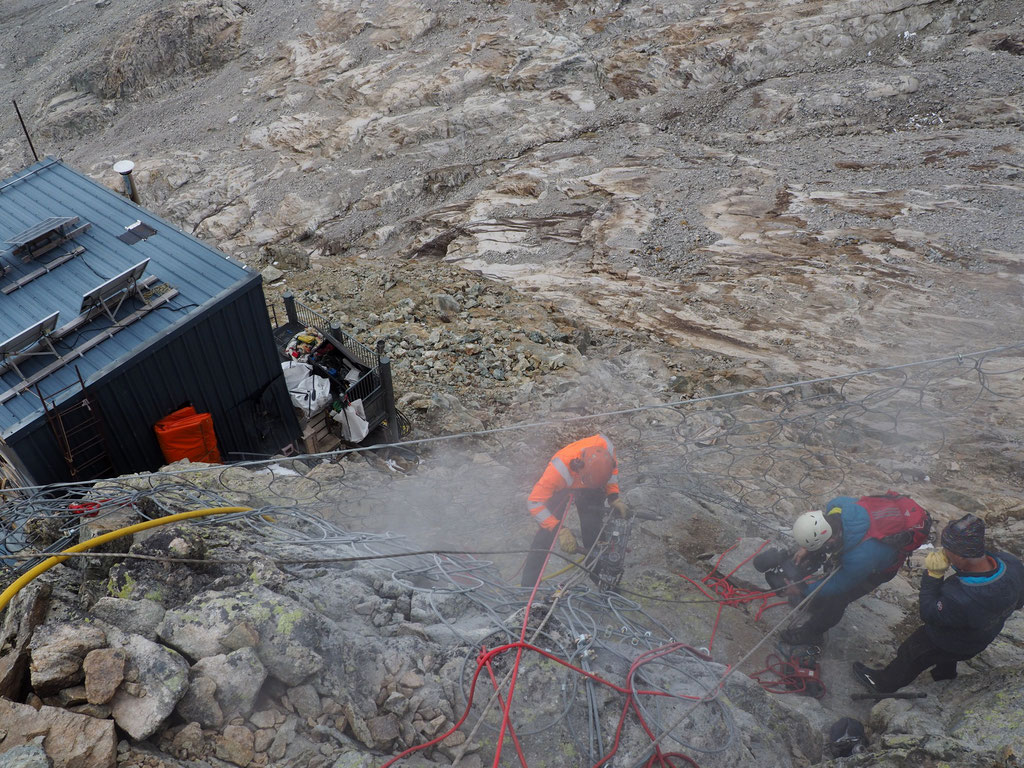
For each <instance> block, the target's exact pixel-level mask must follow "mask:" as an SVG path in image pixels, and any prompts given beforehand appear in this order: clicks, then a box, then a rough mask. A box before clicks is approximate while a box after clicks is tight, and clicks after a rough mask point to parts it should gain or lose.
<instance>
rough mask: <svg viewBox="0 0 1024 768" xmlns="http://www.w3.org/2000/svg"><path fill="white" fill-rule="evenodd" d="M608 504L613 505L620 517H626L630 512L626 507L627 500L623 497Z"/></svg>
mask: <svg viewBox="0 0 1024 768" xmlns="http://www.w3.org/2000/svg"><path fill="white" fill-rule="evenodd" d="M608 506H609V507H611V508H612V509H613V510H614V511H615V514H617V515H618V516H619V517H625V516H626V514H627V513H628V510H627V509H626V502H624V501H623V500H622V499H621V498H618V499H616V500H615V501H613V502H612V503H611V504H609V505H608Z"/></svg>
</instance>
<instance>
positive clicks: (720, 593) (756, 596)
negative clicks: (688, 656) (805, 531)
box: [679, 540, 786, 649]
mask: <svg viewBox="0 0 1024 768" xmlns="http://www.w3.org/2000/svg"><path fill="white" fill-rule="evenodd" d="M737 546H739V541H737V542H736V543H735V544H733V545H732V546H731V547H729V548H728V549H727V550H725V552H723V553H722V554H721V555H719V557H718V560H716V561H715V565H714V567H713V568H712V569H711V572H710V573H708V574H707V575H706V576H705V577H704V578H702V579H701V580H700V581H699V582H698V581H694V580H693V579H691V578H690V577H689V576H687V575H686V574H684V573H681V574H679V575H680V576H681V577H682V578H684V579H686V580H687V581H688V582H690V583H691V584H692V585H693V586H695V587H696V588H697V589H698V590H700V593H701V594H702V595H704V596H705V597H707V598H709V599H711V600H714V601H716V602H717V603H718V613H717V614H716V615H715V621H714V624H712V626H711V638H710V639H709V640H708V649H711V648H713V647H714V643H715V634H716V633H717V632H718V623H719V621H720V620H721V618H722V607H723V606H726V605H743V604H744V603H755V602H758V601H760V602H761V605H760V606H759V607H758V609H757V613H756V614H755V615H754V621H759V620H760V619H761V614H763V613H764V612H765V611H766V610H767V609H768V608H774V607H775V606H778V605H786V601H785V600H780V601H778V602H774V603H769V602H768V600H769V599H771V598H773V597H777V595H776V593H775V592H774V591H768V592H762V591H759V590H753V589H741V588H740V587H737V586H736V585H735V584H733V583H732V582H730V581H729V578H730V577H731V576H732V575H733V574H734V573H736V571H738V570H739V569H740V568H742V567H743V566H744V565H746V564H747V563H749V562H750V561H751V560H753V559H754V558H755V557H757V554H758V553H759V552H760V551H761V550H762V549H764V548H765V547H766V546H768V542H767V540H766V541H763V542H762V543H761V546H759V547H758V548H757V549H756V550H754V551H753V552H752V553H751V554H750V556H749V557H746V558H744V559H743V560H741V561H740V562H739V563H737V564H736V567H735V568H733V569H732V570H731V571H729V572H728V573H727V574H725V575H724V576H719V575H717V574H718V566H720V565H721V564H722V560H724V559H725V556H726V555H728V554H729V553H730V552H732V551H733V550H734V549H736V547H737ZM705 587H707V588H708V589H705ZM708 590H710V592H709V591H708Z"/></svg>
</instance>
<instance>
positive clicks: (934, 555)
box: [924, 549, 949, 579]
mask: <svg viewBox="0 0 1024 768" xmlns="http://www.w3.org/2000/svg"><path fill="white" fill-rule="evenodd" d="M924 567H925V569H926V570H927V571H928V575H929V576H931V577H932V578H933V579H941V578H943V577H944V576H945V575H946V569H947V568H949V560H947V559H946V553H945V552H943V551H942V550H941V549H936V550H934V551H932V552H929V553H928V555H927V557H925V559H924Z"/></svg>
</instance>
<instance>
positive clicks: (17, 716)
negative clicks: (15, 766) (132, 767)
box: [0, 699, 117, 768]
mask: <svg viewBox="0 0 1024 768" xmlns="http://www.w3.org/2000/svg"><path fill="white" fill-rule="evenodd" d="M0 729H2V730H3V731H4V732H5V734H6V736H5V738H4V739H3V740H2V741H0V749H4V750H7V749H10V748H12V747H18V746H21V745H25V744H29V743H31V742H33V741H34V740H35V739H36V738H37V737H38V736H44V737H45V741H44V742H43V743H44V745H45V746H44V749H45V750H46V754H47V756H49V758H50V759H51V760H52V761H53V768H113V766H114V764H115V762H116V757H117V737H116V734H115V731H114V723H113V721H112V720H97V719H96V718H93V717H87V716H86V715H76V714H74V713H72V712H68V711H66V710H63V709H58V708H56V707H45V706H44V707H42V708H40V709H39V710H38V711H37V710H36V709H35V708H34V707H30V706H27V705H25V704H17V703H15V702H13V701H7V700H6V699H0Z"/></svg>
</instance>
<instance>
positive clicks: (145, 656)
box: [110, 635, 188, 741]
mask: <svg viewBox="0 0 1024 768" xmlns="http://www.w3.org/2000/svg"><path fill="white" fill-rule="evenodd" d="M124 651H125V654H126V655H127V665H126V670H125V680H126V681H127V682H126V683H125V684H123V685H122V686H121V687H120V688H119V689H118V691H117V693H116V694H115V695H114V698H113V699H112V700H111V702H110V706H111V713H112V714H113V716H114V720H116V721H117V724H118V725H119V726H120V727H121V728H123V729H124V730H125V731H126V732H127V733H128V735H129V736H131V737H132V738H133V739H136V740H139V741H141V740H142V739H146V738H149V737H150V736H152V735H153V734H154V733H155V732H156V731H157V729H158V728H159V727H160V725H161V723H163V721H164V720H165V719H166V718H167V717H168V716H169V715H170V714H171V713H172V712H173V711H174V708H175V706H176V705H177V703H178V701H179V699H181V697H182V696H183V695H184V694H185V691H186V690H187V689H188V662H186V661H185V659H183V658H182V657H181V655H180V654H178V653H176V652H174V651H172V650H170V649H169V648H165V647H164V646H162V645H157V644H156V643H154V642H152V641H151V640H147V639H146V638H144V637H142V636H141V635H129V636H128V637H127V639H126V640H125V642H124Z"/></svg>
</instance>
